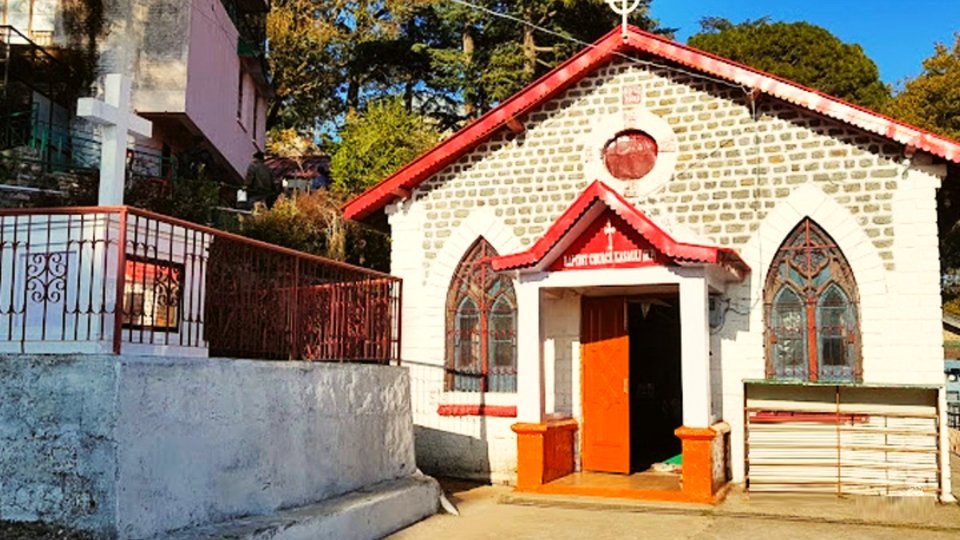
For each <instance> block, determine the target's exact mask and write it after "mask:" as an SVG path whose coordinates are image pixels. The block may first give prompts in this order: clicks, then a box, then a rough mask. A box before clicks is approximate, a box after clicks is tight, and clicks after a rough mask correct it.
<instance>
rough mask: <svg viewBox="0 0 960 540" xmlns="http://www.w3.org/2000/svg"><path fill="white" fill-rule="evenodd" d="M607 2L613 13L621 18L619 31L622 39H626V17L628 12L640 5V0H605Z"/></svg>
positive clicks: (628, 15) (628, 14)
mask: <svg viewBox="0 0 960 540" xmlns="http://www.w3.org/2000/svg"><path fill="white" fill-rule="evenodd" d="M607 4H608V5H609V6H610V9H612V10H613V12H614V13H616V14H617V15H620V16H621V17H622V18H623V22H622V23H621V27H620V31H621V32H622V33H623V39H624V41H626V39H627V18H628V17H630V14H631V13H633V12H634V11H636V10H637V8H638V7H640V0H607Z"/></svg>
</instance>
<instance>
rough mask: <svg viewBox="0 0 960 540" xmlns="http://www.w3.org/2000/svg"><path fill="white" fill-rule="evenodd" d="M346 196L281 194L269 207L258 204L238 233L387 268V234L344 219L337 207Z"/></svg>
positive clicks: (325, 255) (388, 258)
mask: <svg viewBox="0 0 960 540" xmlns="http://www.w3.org/2000/svg"><path fill="white" fill-rule="evenodd" d="M345 201H346V197H345V196H344V195H343V194H341V193H337V192H335V191H334V192H331V191H327V190H323V189H321V190H317V191H314V192H311V193H306V194H301V195H298V196H297V197H296V198H287V197H280V198H279V199H278V200H277V202H276V203H275V204H274V205H273V206H272V207H271V208H269V209H267V208H263V207H259V208H258V210H257V211H256V212H255V213H254V215H253V216H252V217H251V218H250V219H247V220H245V221H244V222H243V223H242V225H241V233H242V234H244V235H246V236H249V237H251V238H256V239H258V240H263V241H265V242H270V243H272V244H277V245H280V246H284V247H288V248H291V249H296V250H299V251H304V252H307V253H313V254H314V255H320V256H323V257H329V258H331V259H335V260H339V261H346V262H348V263H351V264H357V265H360V266H365V267H368V268H373V269H375V270H380V271H384V272H388V271H389V270H390V238H389V235H387V234H385V233H383V232H381V231H378V230H376V229H373V228H371V227H369V226H367V225H365V224H362V223H357V222H353V221H351V222H345V221H344V220H343V213H342V212H341V211H340V207H341V206H342V205H343V203H344V202H345Z"/></svg>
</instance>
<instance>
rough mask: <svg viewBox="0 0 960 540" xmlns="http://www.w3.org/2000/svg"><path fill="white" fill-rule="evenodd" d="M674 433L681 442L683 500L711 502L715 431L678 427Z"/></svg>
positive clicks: (712, 498) (712, 500)
mask: <svg viewBox="0 0 960 540" xmlns="http://www.w3.org/2000/svg"><path fill="white" fill-rule="evenodd" d="M674 434H675V435H676V436H677V437H678V438H679V439H680V440H681V441H682V442H683V476H682V478H681V480H682V487H683V497H684V500H687V501H690V502H703V503H712V502H715V501H714V497H713V442H714V439H716V438H717V432H716V431H715V430H713V429H712V428H709V427H707V428H689V427H685V426H684V427H679V428H677V430H676V431H674Z"/></svg>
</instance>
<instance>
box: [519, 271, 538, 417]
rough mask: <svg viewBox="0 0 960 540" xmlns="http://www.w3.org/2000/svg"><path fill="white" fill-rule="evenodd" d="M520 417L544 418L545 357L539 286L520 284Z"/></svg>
mask: <svg viewBox="0 0 960 540" xmlns="http://www.w3.org/2000/svg"><path fill="white" fill-rule="evenodd" d="M516 290H517V421H518V422H525V423H530V424H539V423H540V422H542V421H543V415H544V397H543V390H544V389H543V358H542V355H541V350H540V341H541V340H540V288H539V287H538V285H537V284H536V283H522V282H521V283H520V285H519V286H518V287H517V289H516Z"/></svg>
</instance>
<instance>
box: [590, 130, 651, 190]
mask: <svg viewBox="0 0 960 540" xmlns="http://www.w3.org/2000/svg"><path fill="white" fill-rule="evenodd" d="M656 163H657V141H655V140H653V137H651V136H649V135H647V134H646V133H644V132H642V131H639V130H629V131H622V132H620V133H618V134H617V136H616V137H614V138H613V139H610V140H609V141H607V144H606V145H604V147H603V164H604V166H606V168H607V170H608V171H610V174H612V175H613V177H614V178H617V179H619V180H639V179H640V178H643V177H644V176H646V174H647V173H649V172H650V171H651V170H653V166H654V165H656Z"/></svg>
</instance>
